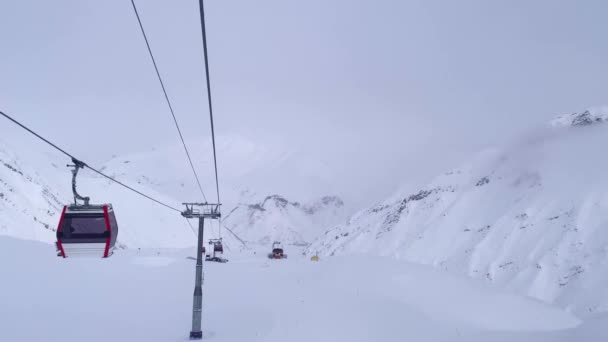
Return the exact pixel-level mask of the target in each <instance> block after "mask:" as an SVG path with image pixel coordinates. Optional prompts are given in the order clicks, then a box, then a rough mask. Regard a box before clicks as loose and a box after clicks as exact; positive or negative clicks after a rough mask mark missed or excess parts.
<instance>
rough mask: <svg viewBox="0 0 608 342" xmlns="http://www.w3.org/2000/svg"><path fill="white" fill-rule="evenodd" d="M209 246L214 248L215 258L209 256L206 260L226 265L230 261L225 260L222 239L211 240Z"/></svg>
mask: <svg viewBox="0 0 608 342" xmlns="http://www.w3.org/2000/svg"><path fill="white" fill-rule="evenodd" d="M209 245H212V246H213V256H212V255H207V257H206V258H205V260H206V261H214V262H219V263H226V262H228V259H224V258H223V257H222V255H223V254H224V244H223V243H222V239H221V238H219V239H211V240H209Z"/></svg>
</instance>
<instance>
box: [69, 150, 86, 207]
mask: <svg viewBox="0 0 608 342" xmlns="http://www.w3.org/2000/svg"><path fill="white" fill-rule="evenodd" d="M72 163H74V164H73V165H70V164H68V165H66V166H67V167H71V168H72V193H73V194H74V204H75V205H78V201H77V200H81V201H83V202H84V205H85V206H88V205H89V200H90V198H89V197H85V196H81V195H80V194H79V193H78V191H77V190H76V177H77V176H78V170H80V169H83V168H84V167H85V166H87V165H86V164H85V163H84V162H81V161H80V160H78V159H76V158H73V157H72Z"/></svg>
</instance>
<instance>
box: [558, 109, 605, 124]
mask: <svg viewBox="0 0 608 342" xmlns="http://www.w3.org/2000/svg"><path fill="white" fill-rule="evenodd" d="M602 122H608V107H594V108H589V109H587V110H586V111H584V112H582V113H570V114H564V115H560V116H559V117H557V118H555V119H553V120H552V121H551V126H554V127H570V126H588V125H592V124H596V123H602Z"/></svg>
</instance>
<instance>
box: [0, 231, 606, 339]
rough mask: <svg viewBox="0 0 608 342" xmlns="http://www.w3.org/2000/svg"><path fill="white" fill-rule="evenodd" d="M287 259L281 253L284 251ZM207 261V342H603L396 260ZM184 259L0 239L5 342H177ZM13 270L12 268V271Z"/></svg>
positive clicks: (190, 264)
mask: <svg viewBox="0 0 608 342" xmlns="http://www.w3.org/2000/svg"><path fill="white" fill-rule="evenodd" d="M288 252H290V251H289V250H288ZM291 252H293V253H290V255H293V256H294V257H293V258H291V257H290V259H287V260H283V261H274V260H268V259H266V258H265V256H264V255H263V253H261V252H259V253H257V254H253V253H251V252H250V253H242V254H238V255H236V254H235V255H233V258H232V260H231V261H230V262H229V263H227V264H215V263H209V262H206V263H205V284H204V309H203V311H204V312H203V331H204V335H205V339H206V340H210V341H217V342H221V341H226V342H236V341H245V340H246V341H266V342H272V341H277V342H278V341H281V342H283V341H290V342H309V341H408V340H409V341H484V342H486V341H578V340H583V339H581V338H584V341H603V338H604V337H603V336H604V335H603V333H604V332H605V324H606V323H608V317H607V316H603V317H598V318H595V319H593V320H588V321H581V320H580V319H579V318H577V317H575V316H574V315H573V314H571V313H568V312H566V311H564V310H562V309H560V308H557V307H553V306H550V305H547V304H544V303H541V302H539V301H535V300H532V299H528V298H524V297H521V296H519V295H517V294H513V293H510V292H506V291H501V290H496V289H495V288H493V287H491V286H488V285H487V284H484V283H483V282H480V281H476V280H473V279H470V278H466V277H465V278H461V277H457V276H452V275H448V274H446V273H444V272H441V271H438V270H435V269H432V268H429V267H425V266H419V265H413V264H409V263H406V262H402V261H397V260H394V259H387V258H381V257H369V258H362V257H352V256H351V257H348V258H343V257H335V258H328V259H324V258H322V259H321V261H320V262H311V261H308V259H305V258H297V257H296V256H297V255H298V253H295V251H291ZM191 256H193V251H192V250H167V249H156V250H140V251H136V250H119V251H117V252H116V253H115V255H114V256H112V257H111V258H109V259H60V258H57V257H56V256H55V255H54V250H53V249H52V248H51V247H50V246H49V245H47V244H43V243H39V242H31V241H22V240H16V239H13V238H7V237H0V265H1V269H2V279H3V280H2V282H1V291H0V303H2V305H0V336H2V340H4V341H59V340H61V341H66V342H71V341H79V342H81V341H184V340H186V339H187V336H188V333H189V329H190V322H191V321H190V319H191V316H190V315H191V304H192V289H193V278H194V261H193V260H192V259H191V258H189V257H191ZM15 260H19V262H14V261H15Z"/></svg>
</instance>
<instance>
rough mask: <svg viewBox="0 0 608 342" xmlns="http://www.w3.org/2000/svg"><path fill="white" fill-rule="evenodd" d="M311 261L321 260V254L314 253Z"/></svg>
mask: <svg viewBox="0 0 608 342" xmlns="http://www.w3.org/2000/svg"><path fill="white" fill-rule="evenodd" d="M310 261H319V256H318V255H313V256H312V257H311V258H310Z"/></svg>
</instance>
